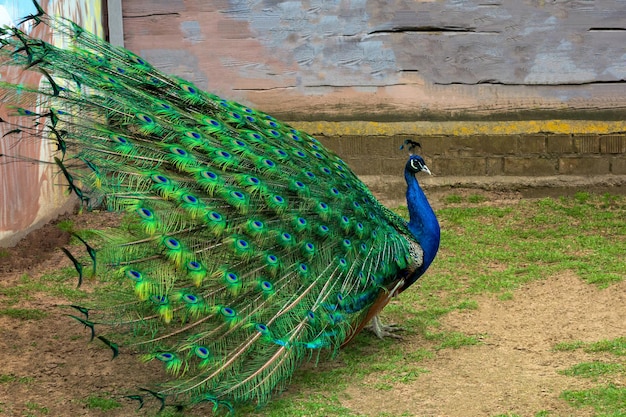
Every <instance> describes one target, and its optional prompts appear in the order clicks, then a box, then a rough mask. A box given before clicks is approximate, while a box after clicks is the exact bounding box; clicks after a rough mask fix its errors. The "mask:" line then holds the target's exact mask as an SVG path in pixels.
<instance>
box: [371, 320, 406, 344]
mask: <svg viewBox="0 0 626 417" xmlns="http://www.w3.org/2000/svg"><path fill="white" fill-rule="evenodd" d="M371 323H372V324H370V325H368V326H365V329H367V330H369V331H371V332H373V333H374V334H375V335H376V336H377V337H378V338H379V339H384V338H385V337H391V338H394V339H402V336H400V335H399V334H395V333H394V332H398V331H402V330H404V329H403V328H402V327H400V326H398V325H396V324H388V325H385V324H383V322H382V321H381V320H380V317H379V316H378V315H376V316H374V318H372V321H371Z"/></svg>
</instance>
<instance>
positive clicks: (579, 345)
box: [554, 337, 626, 356]
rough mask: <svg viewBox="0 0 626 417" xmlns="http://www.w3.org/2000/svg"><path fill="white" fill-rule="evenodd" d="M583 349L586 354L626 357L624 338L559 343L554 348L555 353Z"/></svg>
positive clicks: (625, 341)
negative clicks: (602, 353) (604, 353)
mask: <svg viewBox="0 0 626 417" xmlns="http://www.w3.org/2000/svg"><path fill="white" fill-rule="evenodd" d="M577 349H583V350H584V351H585V352H587V353H598V352H606V353H611V354H613V355H616V356H625V355H626V337H618V338H616V339H608V340H600V341H598V342H588V343H585V342H583V341H580V340H575V341H572V342H561V343H557V344H556V345H555V346H554V350H556V351H571V350H577Z"/></svg>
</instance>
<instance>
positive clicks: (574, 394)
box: [561, 384, 626, 417]
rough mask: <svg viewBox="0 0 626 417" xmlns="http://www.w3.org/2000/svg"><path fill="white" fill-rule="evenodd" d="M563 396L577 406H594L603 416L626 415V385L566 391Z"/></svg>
mask: <svg viewBox="0 0 626 417" xmlns="http://www.w3.org/2000/svg"><path fill="white" fill-rule="evenodd" d="M561 398H563V399H564V400H565V401H567V402H568V403H569V404H570V405H572V406H573V407H576V408H583V407H593V409H594V410H595V411H597V412H599V413H602V414H601V415H602V416H615V417H617V416H626V387H619V386H616V385H613V384H609V385H605V386H599V387H594V388H591V389H587V390H581V391H564V392H563V393H562V394H561Z"/></svg>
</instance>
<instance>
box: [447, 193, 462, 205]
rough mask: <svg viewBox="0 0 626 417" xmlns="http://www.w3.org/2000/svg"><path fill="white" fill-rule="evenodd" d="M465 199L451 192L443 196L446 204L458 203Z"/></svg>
mask: <svg viewBox="0 0 626 417" xmlns="http://www.w3.org/2000/svg"><path fill="white" fill-rule="evenodd" d="M462 201H463V197H461V196H460V195H458V194H449V195H447V196H445V197H444V198H443V202H444V203H446V204H458V203H461V202H462Z"/></svg>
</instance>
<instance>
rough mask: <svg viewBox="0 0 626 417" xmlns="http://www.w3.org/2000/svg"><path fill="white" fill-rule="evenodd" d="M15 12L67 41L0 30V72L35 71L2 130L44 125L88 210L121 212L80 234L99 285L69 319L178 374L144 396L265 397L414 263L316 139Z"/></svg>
mask: <svg viewBox="0 0 626 417" xmlns="http://www.w3.org/2000/svg"><path fill="white" fill-rule="evenodd" d="M27 19H30V20H31V21H33V22H35V23H36V24H46V25H49V26H50V27H51V28H52V29H53V30H54V31H56V32H57V33H61V34H63V36H64V37H65V38H66V40H67V43H68V47H66V48H64V49H60V48H57V47H55V46H52V45H50V44H48V43H46V42H44V41H42V40H39V39H32V38H30V37H28V36H27V35H26V34H25V33H23V32H21V31H20V30H19V29H16V28H4V29H0V45H1V49H0V60H1V61H2V64H3V65H14V66H19V67H22V68H24V69H25V70H29V71H38V72H39V73H40V74H42V83H41V85H39V86H26V85H14V84H11V83H7V82H3V83H2V84H1V85H0V86H1V87H2V89H3V91H4V92H5V94H4V100H3V101H5V102H13V103H17V105H18V107H14V108H13V114H14V115H15V116H17V117H18V122H15V123H13V124H9V122H7V121H2V122H4V123H3V124H4V125H5V127H6V128H7V129H6V130H7V133H6V134H20V135H22V140H27V138H28V137H29V136H30V137H32V138H36V139H38V138H40V137H41V132H42V130H45V134H46V137H47V139H48V140H50V141H51V142H53V143H54V144H56V148H57V154H56V159H55V162H56V164H57V166H58V168H59V171H60V172H61V173H62V175H63V176H64V177H65V178H66V179H67V182H68V184H69V187H70V190H71V191H72V192H74V193H75V194H76V195H77V196H78V197H79V198H80V200H81V201H82V203H83V204H84V205H86V206H88V207H93V206H97V205H99V204H104V205H105V206H106V207H107V208H108V209H110V210H117V211H125V212H126V213H128V216H129V217H130V220H128V221H127V223H126V227H124V228H120V229H118V230H115V231H106V232H96V231H93V232H91V234H90V235H91V236H92V238H94V237H95V238H97V239H96V240H97V241H99V242H100V247H99V248H98V249H97V250H93V249H91V246H90V244H88V243H87V241H88V239H87V238H86V237H84V236H83V237H81V240H82V241H83V243H84V244H85V245H86V247H87V248H88V251H89V253H90V256H91V257H92V259H93V262H94V268H96V271H97V275H98V276H99V277H100V279H101V280H102V281H105V282H109V283H110V284H111V285H110V286H109V287H107V288H108V290H107V293H106V294H103V295H102V296H101V297H100V298H99V299H98V300H96V301H95V302H94V306H89V309H88V308H86V307H78V306H75V307H77V308H78V309H79V311H80V312H83V313H85V317H79V316H76V315H73V317H74V318H75V319H77V320H78V321H80V322H81V323H83V324H85V325H88V326H90V327H91V328H92V329H95V330H94V337H99V338H100V340H101V341H102V342H104V343H105V344H106V345H107V346H108V347H110V348H111V349H112V351H113V355H114V356H117V354H118V352H119V350H120V349H122V350H123V349H131V350H138V351H141V352H143V358H144V359H145V360H146V361H148V360H158V361H161V362H163V364H164V366H165V368H166V370H167V371H168V372H170V373H172V374H174V375H176V376H177V378H176V379H174V380H173V382H171V383H168V384H163V385H158V386H157V387H156V388H154V389H152V388H151V389H149V390H146V391H145V392H146V395H152V396H154V397H156V398H158V399H159V400H160V401H161V400H162V401H163V403H164V401H165V399H166V398H176V399H177V401H178V400H181V401H182V400H186V401H190V402H201V401H208V402H211V403H213V404H214V406H215V407H216V408H218V407H222V406H223V407H225V408H226V409H227V410H230V409H232V406H233V404H235V403H237V402H242V401H249V400H256V401H258V402H261V403H262V402H265V401H267V400H268V398H269V396H270V394H271V392H272V391H274V390H276V389H280V388H281V387H283V386H284V384H285V383H286V382H287V381H288V380H289V378H290V376H291V374H292V373H293V371H294V369H295V368H296V367H297V366H298V364H299V363H301V362H302V361H303V360H305V359H307V358H308V357H310V355H311V353H312V352H315V351H318V350H320V349H328V350H329V351H330V352H334V351H336V350H337V349H338V348H339V346H340V345H341V344H342V343H343V341H344V340H346V339H347V338H348V337H349V336H350V335H351V333H352V332H353V329H354V328H356V327H357V326H358V325H359V321H360V320H362V318H363V317H364V315H365V314H366V313H367V310H368V308H369V306H371V304H372V303H373V302H374V300H375V299H376V298H377V296H378V295H379V293H380V292H381V291H385V290H386V289H387V288H388V287H390V286H392V285H393V282H395V281H396V280H397V279H398V278H397V277H398V275H401V274H402V273H403V272H402V271H404V270H405V269H406V268H407V267H408V266H409V264H410V262H411V257H410V253H409V244H408V242H407V240H406V239H405V237H404V235H407V234H408V231H407V229H406V224H405V222H404V221H402V220H401V219H399V218H398V217H397V216H395V215H393V214H390V213H389V212H388V211H387V210H386V209H384V208H383V207H382V206H381V205H380V204H379V203H378V202H376V200H375V199H374V198H373V197H372V195H371V194H370V192H369V191H368V190H367V188H366V187H365V186H364V185H363V184H362V183H361V182H360V181H359V180H358V179H357V178H356V176H355V175H354V174H353V173H352V171H350V169H349V168H348V167H347V166H346V165H345V164H344V162H343V161H342V160H341V159H340V158H338V157H337V156H336V155H334V154H333V153H331V152H329V151H328V150H326V149H325V148H324V147H323V146H322V145H320V143H319V142H318V141H317V140H316V139H314V138H313V137H311V136H309V135H307V134H306V133H304V132H300V131H298V130H295V129H293V128H291V127H290V126H288V125H285V124H283V123H281V122H279V121H277V120H275V119H274V118H273V117H271V116H269V115H266V114H264V113H262V112H259V111H257V110H253V109H251V108H248V107H246V106H244V105H241V104H238V103H234V102H231V101H227V100H224V99H222V98H220V97H217V96H215V95H213V94H210V93H206V92H203V91H201V90H200V89H199V88H197V87H196V86H195V85H193V84H191V83H189V82H188V81H185V80H182V79H179V78H176V77H171V76H166V75H164V74H162V73H161V72H159V71H158V70H156V69H155V68H153V67H152V66H151V65H150V64H149V63H148V62H146V61H145V60H143V59H142V58H140V57H139V56H137V55H135V54H133V53H132V52H130V51H127V50H125V49H123V48H118V47H114V46H111V45H109V44H108V43H106V42H104V41H102V40H100V39H98V38H97V37H95V36H94V35H92V34H90V33H89V32H86V31H84V30H83V29H82V28H80V27H79V26H77V25H76V24H75V23H73V22H71V21H67V20H64V19H60V18H52V17H49V16H47V15H45V14H44V13H43V11H42V10H41V9H38V13H37V14H36V15H33V16H31V17H29V18H27ZM5 157H7V158H8V156H5ZM68 253H69V252H68ZM72 260H73V261H76V259H75V258H73V257H72ZM96 260H97V263H96ZM77 263H78V261H76V263H75V264H77ZM77 269H79V267H78V266H77ZM86 314H88V315H89V317H86ZM103 328H104V329H108V328H110V330H111V331H112V332H113V334H111V335H107V334H106V333H105V334H104V335H101V334H100V329H103ZM134 397H135V398H134V399H137V400H139V401H140V402H141V404H143V400H142V397H141V396H134Z"/></svg>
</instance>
